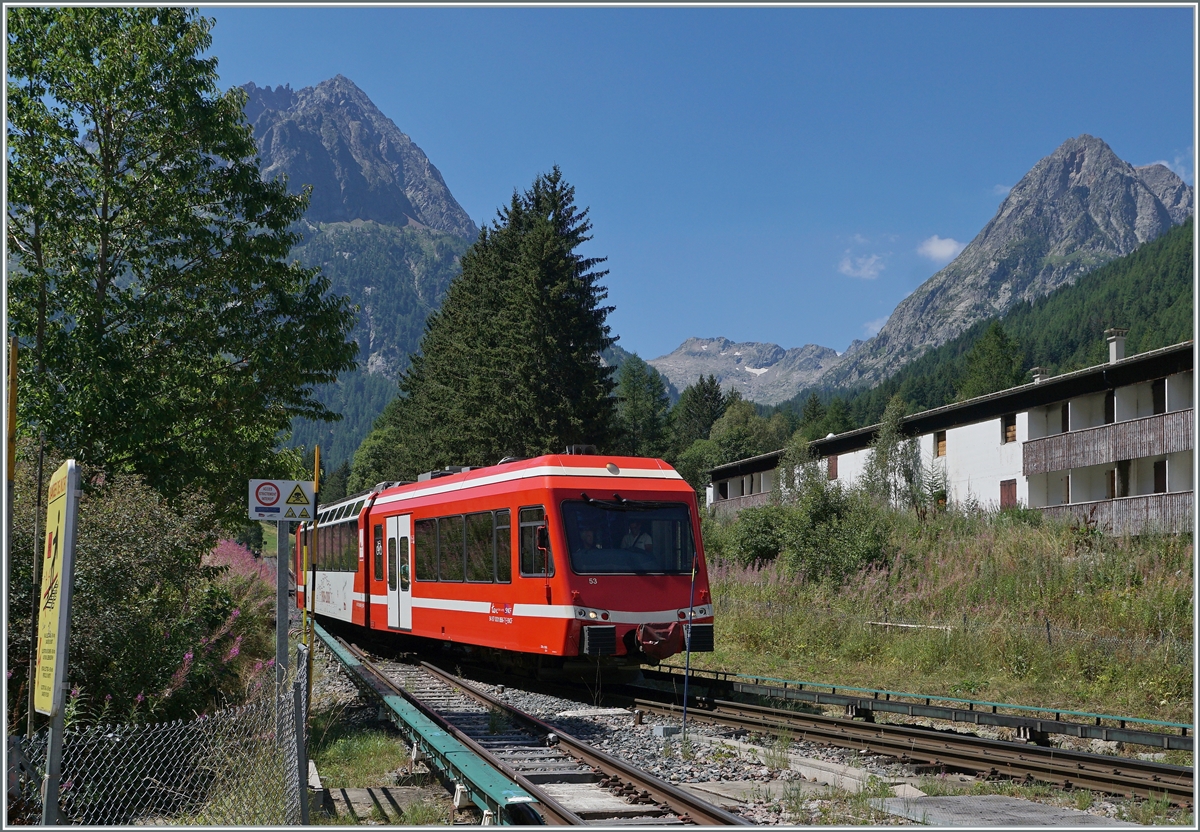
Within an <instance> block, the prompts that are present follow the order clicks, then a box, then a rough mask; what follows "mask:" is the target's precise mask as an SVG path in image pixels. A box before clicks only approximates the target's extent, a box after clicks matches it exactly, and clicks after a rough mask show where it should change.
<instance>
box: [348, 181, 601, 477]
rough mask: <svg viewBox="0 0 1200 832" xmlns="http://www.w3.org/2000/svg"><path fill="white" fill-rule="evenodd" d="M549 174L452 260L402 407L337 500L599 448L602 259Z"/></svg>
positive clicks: (569, 198) (404, 382)
mask: <svg viewBox="0 0 1200 832" xmlns="http://www.w3.org/2000/svg"><path fill="white" fill-rule="evenodd" d="M574 195H575V191H574V188H572V187H571V186H570V185H568V184H567V183H566V182H565V181H564V180H563V178H562V174H561V172H560V171H559V170H558V168H557V167H556V168H554V170H553V171H552V172H551V173H549V174H545V175H542V176H539V177H538V178H537V179H536V180H535V181H534V183H533V186H532V187H531V188H530V189H529V190H528V191H526V192H525V193H524V194H517V193H514V194H513V198H512V201H511V203H510V204H509V205H508V207H507V208H505V209H504V210H502V211H500V212H499V213H498V218H497V220H496V221H494V223H493V224H492V226H491V227H490V228H485V229H484V230H483V231H482V232H481V233H480V236H479V240H478V241H477V242H476V243H475V244H474V245H472V246H471V248H470V249H468V251H467V252H466V254H464V255H463V260H462V264H463V270H462V274H461V275H460V276H459V277H458V278H457V279H455V280H454V282H453V283H452V284H451V285H450V290H449V292H448V294H447V296H446V300H445V302H444V304H443V305H442V308H441V309H440V310H439V311H438V312H436V313H435V314H434V315H432V316H431V317H430V318H429V321H428V322H427V324H426V331H425V335H424V337H423V338H422V340H421V354H420V355H415V356H413V358H412V364H411V366H410V367H409V369H408V371H407V372H406V373H405V374H404V375H403V377H402V378H401V381H400V391H401V396H400V397H399V398H397V399H395V400H394V401H393V402H392V403H391V404H390V405H389V406H388V407H387V408H386V409H385V410H384V413H383V415H382V416H381V417H380V419H379V420H378V421H377V423H376V426H375V428H374V429H373V431H372V433H371V434H370V435H368V437H367V439H366V440H364V442H363V445H362V446H361V447H360V448H359V450H358V452H357V453H356V454H355V460H354V465H353V475H352V477H351V482H350V486H349V487H350V488H352V489H354V488H357V487H359V486H361V485H362V484H364V483H366V484H373V483H375V482H379V481H382V480H395V479H415V477H416V476H417V475H418V474H419V473H421V472H422V471H426V470H431V469H435V468H441V467H443V466H446V465H472V466H481V465H492V464H495V463H496V462H497V461H498V460H500V459H501V458H502V457H506V456H523V457H529V456H535V455H538V454H543V453H550V452H561V451H562V450H563V449H564V448H565V447H566V446H568V445H572V444H594V445H596V446H598V447H600V448H608V447H610V446H611V443H612V441H613V438H614V436H613V434H614V406H615V403H614V401H613V399H612V398H611V396H610V393H611V392H612V389H613V386H614V383H613V381H612V380H611V379H610V377H609V376H610V374H611V369H610V368H608V367H606V366H604V365H603V364H602V362H601V360H600V353H601V352H602V351H603V350H604V349H605V348H607V347H608V346H609V345H611V343H612V341H613V339H612V338H611V337H610V336H609V328H608V325H607V324H606V323H605V319H606V317H607V315H608V313H609V312H610V311H611V309H612V307H606V306H601V305H600V302H601V301H602V300H603V299H604V298H605V297H606V296H607V291H606V290H605V289H604V287H603V286H600V285H599V284H598V283H597V281H598V280H599V279H600V278H601V277H603V276H604V275H605V274H607V272H604V271H596V270H595V269H596V267H597V266H599V265H600V264H601V263H602V262H603V259H601V258H586V257H583V256H581V255H579V254H578V253H577V251H576V249H578V247H579V246H580V245H582V244H583V243H584V242H586V241H587V240H589V239H591V238H590V237H589V236H588V233H587V232H588V231H589V230H590V229H591V223H590V222H589V221H588V219H587V211H586V210H583V211H578V210H577V209H576V207H575V201H574Z"/></svg>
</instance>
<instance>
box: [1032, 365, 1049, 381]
mask: <svg viewBox="0 0 1200 832" xmlns="http://www.w3.org/2000/svg"><path fill="white" fill-rule="evenodd" d="M1029 372H1031V373H1033V383H1034V384H1038V383H1040V382H1043V381H1045V380H1046V379H1048V378H1049V377H1050V373H1048V372H1047V371H1046V368H1045V367H1030V368H1029Z"/></svg>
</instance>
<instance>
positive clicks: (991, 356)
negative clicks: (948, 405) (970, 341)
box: [957, 320, 1028, 401]
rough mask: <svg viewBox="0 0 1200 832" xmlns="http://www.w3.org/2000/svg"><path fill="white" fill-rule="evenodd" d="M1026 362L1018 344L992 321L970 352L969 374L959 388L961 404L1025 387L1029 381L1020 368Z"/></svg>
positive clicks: (967, 356) (968, 356)
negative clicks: (979, 397) (1020, 385)
mask: <svg viewBox="0 0 1200 832" xmlns="http://www.w3.org/2000/svg"><path fill="white" fill-rule="evenodd" d="M1023 358H1024V356H1023V355H1022V354H1021V348H1020V346H1018V344H1017V342H1016V341H1014V340H1013V339H1012V338H1009V337H1008V334H1007V333H1005V331H1004V327H1002V326H1001V325H1000V322H999V321H997V320H993V321H992V322H991V323H990V324H989V325H988V328H987V329H986V330H984V332H983V335H982V337H980V339H979V340H978V341H976V342H975V345H974V346H973V347H971V349H970V350H968V351H967V354H966V356H965V361H966V365H967V368H966V369H967V371H966V375H965V376H964V377H963V380H962V382H961V383H960V385H959V388H958V396H957V398H958V400H959V401H966V400H967V399H973V398H975V397H976V396H984V395H986V394H988V393H995V392H997V391H999V390H1007V389H1008V388H1010V387H1016V386H1017V385H1019V384H1024V383H1025V382H1026V381H1028V378H1026V373H1025V370H1024V369H1023V368H1022V366H1021V365H1022V363H1023Z"/></svg>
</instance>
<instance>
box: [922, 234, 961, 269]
mask: <svg viewBox="0 0 1200 832" xmlns="http://www.w3.org/2000/svg"><path fill="white" fill-rule="evenodd" d="M966 247H967V244H966V243H960V242H959V241H958V240H955V239H954V238H953V237H945V238H943V237H939V236H938V235H936V234H934V235H933V236H932V237H930V238H929V239H927V240H925V241H924V242H922V243H921V245H919V246H917V254H919V255H921V256H922V257H927V258H929V259H930V260H932V261H933V262H935V263H949V262H950V261H951V260H953V259H954V258H955V257H957V256H958V254H959V252H960V251H962V250H963V249H964V248H966Z"/></svg>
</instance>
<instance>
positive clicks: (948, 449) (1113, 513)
mask: <svg viewBox="0 0 1200 832" xmlns="http://www.w3.org/2000/svg"><path fill="white" fill-rule="evenodd" d="M1106 335H1107V336H1108V341H1109V362H1108V363H1107V364H1101V365H1098V366H1096V367H1088V368H1086V369H1083V370H1077V371H1075V372H1071V373H1065V374H1063V375H1059V376H1053V377H1047V376H1045V375H1044V374H1043V373H1042V371H1041V370H1040V369H1038V368H1034V381H1033V382H1031V383H1030V384H1025V385H1022V386H1020V387H1013V388H1010V389H1008V390H1003V391H1000V392H998V393H992V394H989V395H986V396H980V397H978V398H975V399H970V400H969V401H965V402H958V403H956V404H952V405H946V406H945V407H939V408H935V409H933V410H926V411H924V412H921V413H915V414H913V415H911V416H907V417H905V418H904V419H903V420H902V429H903V430H904V432H905V433H906V434H907V435H909V436H911V437H915V438H916V439H917V441H918V445H919V448H920V453H921V459H922V462H923V464H924V465H925V466H926V467H927V468H928V467H930V466H939V467H941V470H942V471H943V472H944V473H945V475H946V484H947V492H948V495H947V496H948V499H950V500H951V501H956V502H960V503H961V502H965V501H967V500H974V501H976V502H978V503H979V504H981V505H984V506H989V507H1000V508H1003V507H1008V506H1016V505H1022V506H1026V507H1029V508H1036V509H1040V510H1042V511H1043V512H1045V513H1047V514H1058V515H1061V514H1065V513H1070V514H1074V515H1077V516H1079V517H1081V518H1084V519H1087V520H1088V521H1089V522H1094V523H1096V524H1097V526H1098V527H1100V528H1102V529H1104V530H1106V531H1109V532H1111V533H1114V534H1122V533H1130V534H1136V533H1138V532H1140V531H1142V530H1143V529H1148V528H1151V527H1154V528H1160V529H1165V530H1170V531H1176V532H1178V531H1190V530H1191V529H1192V525H1193V520H1192V518H1193V496H1192V495H1193V489H1194V483H1193V479H1192V478H1193V473H1192V472H1193V447H1194V440H1193V437H1194V431H1195V429H1194V425H1195V410H1194V402H1193V366H1194V346H1195V345H1194V342H1192V341H1187V342H1185V343H1183V344H1177V345H1175V346H1171V347H1166V348H1164V349H1160V350H1154V351H1152V352H1148V353H1142V354H1140V355H1135V356H1132V357H1129V358H1126V357H1125V356H1124V340H1125V339H1124V335H1125V331H1123V330H1109V331H1108V332H1107V333H1106ZM878 427H879V426H878V425H873V426H871V427H869V428H862V429H859V430H854V431H848V432H846V433H842V434H838V435H836V436H828V437H826V438H825V439H820V440H817V441H815V442H812V443H810V446H809V447H810V449H811V451H812V452H813V453H814V454H815V455H816V456H817V457H819V458H820V459H821V461H822V464H824V466H825V470H826V473H827V476H828V477H829V479H831V480H838V481H840V482H844V483H852V482H854V481H855V480H856V479H857V478H858V477H860V476H861V475H862V472H863V469H864V468H865V466H866V462H867V458H868V454H869V453H870V448H869V446H870V442H871V440H872V439H873V438H874V436H875V432H876V431H877V430H878ZM782 456H783V452H782V451H776V452H773V453H769V454H763V455H761V456H757V457H753V458H750V459H744V460H739V461H737V462H733V463H730V464H728V465H722V466H720V467H718V468H714V469H713V470H712V471H711V472H710V473H711V477H712V484H711V485H710V486H709V487H708V505H709V506H710V507H711V508H712V510H713V511H715V512H717V513H718V514H720V515H727V514H730V513H736V512H737V511H738V510H739V509H740V508H742V507H745V506H749V505H761V504H763V503H766V502H769V500H770V492H771V489H772V486H773V484H774V478H775V468H776V467H777V466H778V464H779V461H780V459H781V458H782Z"/></svg>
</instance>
